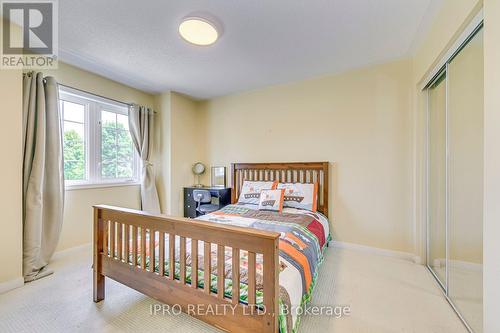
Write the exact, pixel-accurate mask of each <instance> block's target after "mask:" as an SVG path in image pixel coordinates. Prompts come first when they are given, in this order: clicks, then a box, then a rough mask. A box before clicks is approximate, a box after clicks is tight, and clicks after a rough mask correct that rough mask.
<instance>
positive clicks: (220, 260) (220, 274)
mask: <svg viewBox="0 0 500 333" xmlns="http://www.w3.org/2000/svg"><path fill="white" fill-rule="evenodd" d="M224 249H225V246H224V245H218V246H217V296H218V297H219V298H220V299H223V298H224V289H225V283H224V278H225V277H224V270H225V267H224V261H225V258H224V256H225V255H224Z"/></svg>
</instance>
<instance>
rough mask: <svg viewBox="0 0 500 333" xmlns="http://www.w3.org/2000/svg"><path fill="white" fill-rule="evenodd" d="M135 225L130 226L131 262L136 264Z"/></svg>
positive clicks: (136, 240)
mask: <svg viewBox="0 0 500 333" xmlns="http://www.w3.org/2000/svg"><path fill="white" fill-rule="evenodd" d="M137 242H138V239H137V227H136V226H135V225H133V226H132V264H133V265H134V266H137Z"/></svg>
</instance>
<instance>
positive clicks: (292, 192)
mask: <svg viewBox="0 0 500 333" xmlns="http://www.w3.org/2000/svg"><path fill="white" fill-rule="evenodd" d="M278 189H284V190H285V198H284V201H283V207H293V208H300V209H307V210H310V211H312V212H315V211H316V209H317V203H318V183H312V184H303V183H293V184H292V183H279V184H278Z"/></svg>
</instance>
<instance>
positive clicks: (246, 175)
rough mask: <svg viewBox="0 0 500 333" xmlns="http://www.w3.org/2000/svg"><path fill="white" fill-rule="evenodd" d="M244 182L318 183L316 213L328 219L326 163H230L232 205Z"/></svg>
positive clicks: (236, 199)
mask: <svg viewBox="0 0 500 333" xmlns="http://www.w3.org/2000/svg"><path fill="white" fill-rule="evenodd" d="M245 180H263V181H269V180H271V181H274V180H277V181H279V182H282V183H314V182H318V211H319V212H321V213H323V214H324V215H326V216H327V217H328V162H296V163H295V162H292V163H232V164H231V186H232V191H231V202H232V203H236V202H237V201H238V197H239V195H240V191H241V186H242V185H243V181H245Z"/></svg>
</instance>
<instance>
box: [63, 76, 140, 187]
mask: <svg viewBox="0 0 500 333" xmlns="http://www.w3.org/2000/svg"><path fill="white" fill-rule="evenodd" d="M59 100H60V101H68V102H73V103H78V104H82V105H84V106H85V118H84V119H85V120H84V121H85V125H84V127H85V140H84V141H85V163H86V165H85V170H86V175H85V176H86V177H85V178H86V179H85V180H65V187H66V190H72V189H81V188H98V187H112V186H126V185H138V184H139V183H140V180H139V170H140V158H139V155H138V154H137V151H136V150H135V147H134V156H133V163H132V165H133V175H132V177H126V178H111V179H107V178H103V177H102V174H101V165H102V161H101V158H102V155H101V137H102V128H101V111H110V112H114V113H117V114H123V115H128V107H127V106H126V105H125V104H122V103H118V102H115V101H113V100H109V99H107V98H103V97H100V96H96V95H93V94H90V93H85V92H82V91H80V90H77V89H72V88H69V87H64V86H59ZM63 121H64V119H63Z"/></svg>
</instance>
